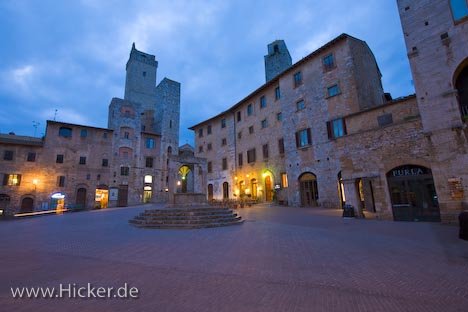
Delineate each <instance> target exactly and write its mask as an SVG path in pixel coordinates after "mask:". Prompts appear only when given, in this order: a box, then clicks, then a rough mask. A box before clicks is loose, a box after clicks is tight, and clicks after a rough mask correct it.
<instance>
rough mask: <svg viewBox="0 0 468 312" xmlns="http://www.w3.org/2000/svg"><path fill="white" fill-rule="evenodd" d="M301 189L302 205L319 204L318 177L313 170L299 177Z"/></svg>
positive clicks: (312, 205)
mask: <svg viewBox="0 0 468 312" xmlns="http://www.w3.org/2000/svg"><path fill="white" fill-rule="evenodd" d="M299 190H300V196H301V206H304V207H314V206H317V200H318V198H319V196H318V188H317V177H316V175H315V174H313V173H311V172H305V173H303V174H301V176H300V177H299Z"/></svg>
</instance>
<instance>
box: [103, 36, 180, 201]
mask: <svg viewBox="0 0 468 312" xmlns="http://www.w3.org/2000/svg"><path fill="white" fill-rule="evenodd" d="M157 67H158V62H157V61H156V57H155V56H154V55H151V54H147V53H144V52H141V51H138V50H137V49H136V48H135V44H133V45H132V49H131V51H130V57H129V59H128V62H127V66H126V70H127V74H126V80H125V96H124V99H119V98H113V99H112V101H111V103H110V105H109V120H108V127H109V128H110V129H113V130H114V141H113V142H114V144H113V153H112V156H113V160H112V164H113V167H114V168H113V172H114V179H113V183H112V184H113V185H112V187H114V188H118V191H119V199H118V203H117V205H127V204H137V203H141V202H142V201H144V202H148V201H150V202H163V201H166V200H167V196H166V195H167V194H166V192H165V191H164V190H165V189H167V187H168V180H169V178H168V158H169V157H168V154H177V153H178V147H179V121H180V83H178V82H176V81H173V80H170V79H168V78H164V79H163V80H161V82H160V83H159V85H156V71H157ZM148 181H149V182H148ZM121 194H125V198H120V197H122V196H120V195H121Z"/></svg>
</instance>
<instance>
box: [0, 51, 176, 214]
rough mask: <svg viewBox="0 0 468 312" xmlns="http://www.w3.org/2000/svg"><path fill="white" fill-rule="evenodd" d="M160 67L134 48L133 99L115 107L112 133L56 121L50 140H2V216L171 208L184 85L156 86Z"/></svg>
mask: <svg viewBox="0 0 468 312" xmlns="http://www.w3.org/2000/svg"><path fill="white" fill-rule="evenodd" d="M157 66H158V63H157V61H156V58H155V56H154V55H150V54H147V53H144V52H141V51H138V50H137V49H136V48H135V45H133V46H132V49H131V52H130V57H129V60H128V62H127V66H126V70H127V75H126V82H125V95H124V98H123V99H119V98H113V99H112V100H111V103H110V105H109V116H108V128H97V127H90V126H84V125H77V124H72V123H64V122H56V121H50V120H49V121H47V128H46V134H45V136H44V138H42V139H38V138H32V137H23V136H16V135H13V134H9V135H0V154H1V157H2V158H1V159H0V175H1V178H3V183H2V185H0V210H1V211H2V213H3V214H5V215H14V214H17V213H37V212H39V213H42V212H47V211H52V210H57V209H58V210H60V209H65V208H70V209H71V208H86V209H89V208H105V207H109V206H110V207H112V206H127V205H134V204H138V203H145V202H165V201H167V200H168V194H167V191H168V183H169V173H168V167H169V157H170V156H171V154H173V153H174V154H177V153H178V144H179V139H178V138H179V120H180V84H179V83H178V82H175V81H172V80H170V79H167V78H164V79H163V80H162V81H161V82H160V83H159V84H158V85H156V72H157ZM31 159H34V160H31Z"/></svg>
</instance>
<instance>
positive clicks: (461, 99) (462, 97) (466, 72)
mask: <svg viewBox="0 0 468 312" xmlns="http://www.w3.org/2000/svg"><path fill="white" fill-rule="evenodd" d="M466 63H468V60H466V61H465V64H464V67H462V70H461V71H460V72H459V73H458V75H457V76H456V80H455V88H456V89H457V91H458V103H459V105H460V112H461V116H462V119H463V121H464V122H467V123H468V64H466Z"/></svg>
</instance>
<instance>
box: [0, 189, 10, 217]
mask: <svg viewBox="0 0 468 312" xmlns="http://www.w3.org/2000/svg"><path fill="white" fill-rule="evenodd" d="M9 207H10V196H8V195H7V194H0V217H1V216H3V215H5V214H7V209H8V208H9Z"/></svg>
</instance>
